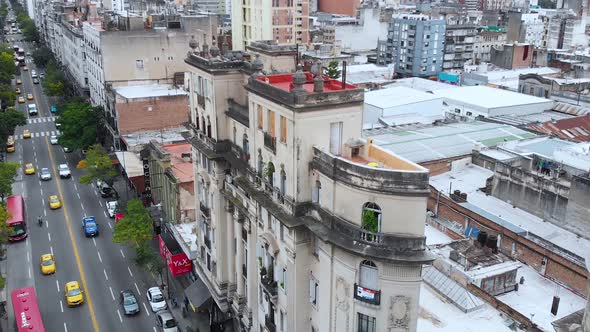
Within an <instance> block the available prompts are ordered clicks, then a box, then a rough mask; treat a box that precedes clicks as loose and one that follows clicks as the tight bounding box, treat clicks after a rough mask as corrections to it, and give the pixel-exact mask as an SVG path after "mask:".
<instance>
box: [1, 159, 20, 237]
mask: <svg viewBox="0 0 590 332" xmlns="http://www.w3.org/2000/svg"><path fill="white" fill-rule="evenodd" d="M19 167H20V164H19V163H12V162H7V161H6V162H0V198H2V200H4V197H6V196H10V195H12V184H13V183H14V177H15V176H16V172H17V170H18V168H19ZM1 217H2V215H1V211H0V218H1ZM4 221H6V220H4ZM2 224H4V222H3V221H2V220H0V226H1V225H2ZM0 243H3V242H2V228H1V227H0Z"/></svg>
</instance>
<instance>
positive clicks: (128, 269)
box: [127, 266, 133, 277]
mask: <svg viewBox="0 0 590 332" xmlns="http://www.w3.org/2000/svg"><path fill="white" fill-rule="evenodd" d="M127 271H129V274H130V275H131V276H132V277H133V273H131V269H130V268H129V266H127Z"/></svg>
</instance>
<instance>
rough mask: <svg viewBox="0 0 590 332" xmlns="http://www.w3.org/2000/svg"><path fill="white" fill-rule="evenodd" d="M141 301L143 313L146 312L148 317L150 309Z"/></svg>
mask: <svg viewBox="0 0 590 332" xmlns="http://www.w3.org/2000/svg"><path fill="white" fill-rule="evenodd" d="M142 303H143V308H144V309H145V313H146V314H147V315H148V317H149V316H150V311H149V310H148V308H147V305H145V302H142Z"/></svg>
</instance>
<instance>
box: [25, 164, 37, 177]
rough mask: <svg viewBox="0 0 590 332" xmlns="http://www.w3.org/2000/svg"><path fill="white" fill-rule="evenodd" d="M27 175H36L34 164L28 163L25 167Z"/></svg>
mask: <svg viewBox="0 0 590 332" xmlns="http://www.w3.org/2000/svg"><path fill="white" fill-rule="evenodd" d="M25 174H26V175H31V174H35V166H33V164H31V163H27V164H26V165H25Z"/></svg>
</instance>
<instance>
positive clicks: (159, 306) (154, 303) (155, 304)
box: [146, 287, 167, 312]
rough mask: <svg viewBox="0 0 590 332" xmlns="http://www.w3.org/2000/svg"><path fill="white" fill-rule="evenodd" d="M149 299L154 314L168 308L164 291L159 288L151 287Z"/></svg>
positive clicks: (148, 293)
mask: <svg viewBox="0 0 590 332" xmlns="http://www.w3.org/2000/svg"><path fill="white" fill-rule="evenodd" d="M146 296H147V299H148V302H149V303H150V307H151V308H152V311H153V312H158V311H161V310H165V309H166V308H167V305H166V300H165V299H164V295H163V294H162V291H161V290H160V288H158V287H151V288H150V289H148V291H147V294H146Z"/></svg>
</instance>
